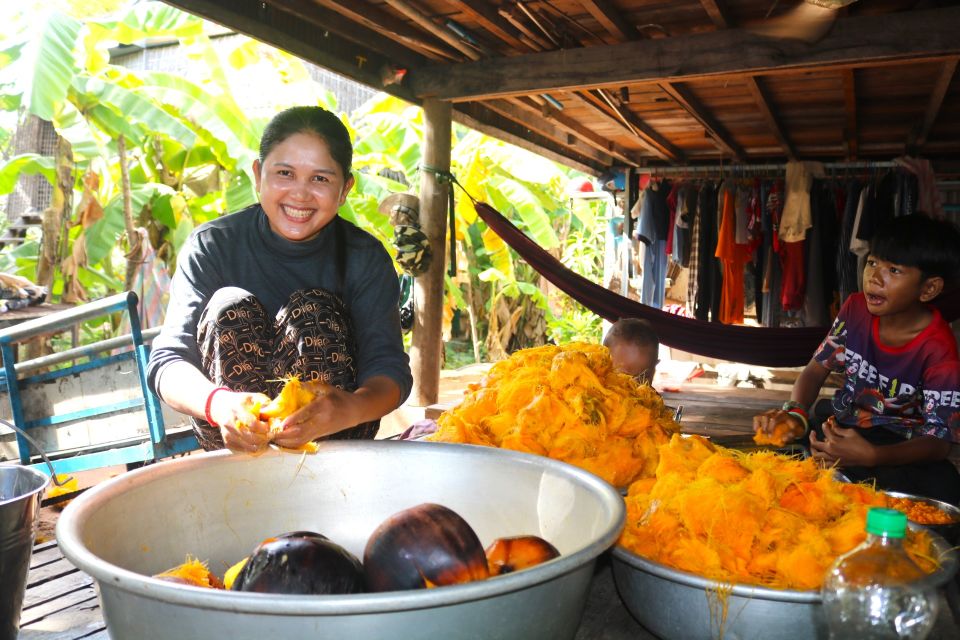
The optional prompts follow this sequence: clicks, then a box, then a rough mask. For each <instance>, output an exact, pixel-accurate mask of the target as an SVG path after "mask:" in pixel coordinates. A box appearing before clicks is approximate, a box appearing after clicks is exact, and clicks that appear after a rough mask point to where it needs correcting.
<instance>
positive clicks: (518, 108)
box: [483, 98, 612, 164]
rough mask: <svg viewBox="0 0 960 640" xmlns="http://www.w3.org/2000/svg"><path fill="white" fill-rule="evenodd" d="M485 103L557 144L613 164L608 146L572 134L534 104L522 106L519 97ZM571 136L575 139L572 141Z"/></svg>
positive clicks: (492, 109)
mask: <svg viewBox="0 0 960 640" xmlns="http://www.w3.org/2000/svg"><path fill="white" fill-rule="evenodd" d="M483 104H484V106H485V107H486V108H487V109H490V110H491V111H493V112H495V113H499V114H500V115H502V116H503V117H504V118H508V119H510V120H513V121H514V122H516V123H517V124H520V125H522V126H525V127H527V128H528V129H530V130H531V131H536V132H537V133H539V134H540V135H542V136H544V137H547V138H550V139H551V140H553V141H554V142H556V143H557V144H560V145H562V146H564V147H568V148H569V149H570V151H571V152H574V153H580V154H581V155H584V156H587V157H590V158H592V159H593V160H595V161H596V162H599V163H602V164H612V157H611V155H610V151H609V149H608V148H607V147H605V146H595V145H593V144H590V143H589V142H588V141H587V140H586V139H584V138H583V137H582V136H580V135H577V134H573V135H571V133H570V132H569V131H567V130H566V129H565V128H563V127H560V126H558V125H557V123H556V121H555V120H554V119H553V118H552V117H551V115H547V114H544V113H543V111H542V110H540V109H536V108H534V107H533V106H532V105H529V108H527V107H526V106H522V105H523V103H522V102H521V100H520V99H519V98H507V99H505V100H488V101H487V102H484V103H483ZM570 138H572V139H573V140H572V141H571V140H570Z"/></svg>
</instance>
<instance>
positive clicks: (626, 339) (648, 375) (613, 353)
mask: <svg viewBox="0 0 960 640" xmlns="http://www.w3.org/2000/svg"><path fill="white" fill-rule="evenodd" d="M603 346H605V347H607V348H608V349H610V358H611V359H612V360H613V367H614V369H617V370H618V371H622V372H623V373H626V374H627V375H630V376H633V377H635V378H637V379H638V380H640V381H642V382H648V383H649V382H653V376H654V374H655V373H656V372H657V363H659V362H660V361H659V360H658V354H659V351H660V340H659V339H658V338H657V333H656V331H654V330H653V327H652V326H650V323H649V322H647V321H646V320H641V319H639V318H621V319H620V320H617V321H616V322H615V323H614V324H613V326H612V327H610V331H608V332H607V336H606V337H605V338H604V339H603Z"/></svg>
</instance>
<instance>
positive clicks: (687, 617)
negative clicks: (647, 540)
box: [612, 523, 957, 640]
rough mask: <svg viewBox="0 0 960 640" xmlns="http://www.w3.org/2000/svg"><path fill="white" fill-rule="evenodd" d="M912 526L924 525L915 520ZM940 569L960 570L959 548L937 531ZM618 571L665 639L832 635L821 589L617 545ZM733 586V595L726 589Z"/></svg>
mask: <svg viewBox="0 0 960 640" xmlns="http://www.w3.org/2000/svg"><path fill="white" fill-rule="evenodd" d="M909 526H910V527H911V528H918V525H914V524H913V523H911V524H910V525H909ZM931 537H932V538H933V543H934V548H935V549H936V551H937V553H938V554H939V557H940V559H941V566H940V569H939V570H938V571H937V572H936V573H933V574H931V575H930V576H929V577H928V578H926V580H925V583H926V584H929V585H931V586H937V587H939V586H941V585H944V584H946V582H947V581H948V580H950V579H951V578H952V577H953V574H954V573H955V572H956V570H957V553H956V551H955V550H953V549H952V548H951V547H950V546H949V545H948V544H947V542H946V541H945V540H944V539H943V538H941V537H940V536H939V535H936V534H933V535H932V536H931ZM612 555H613V577H614V580H615V582H616V584H617V589H618V591H619V592H620V597H621V598H622V600H623V603H624V605H625V606H626V607H627V609H628V610H629V611H630V613H632V614H633V616H634V617H635V618H636V619H637V620H638V621H639V622H640V624H642V625H643V626H644V627H646V628H647V629H649V630H650V631H652V632H653V633H654V634H656V635H657V636H658V637H660V638H663V639H664V640H719V639H720V638H724V639H726V640H748V639H757V640H807V639H814V638H816V639H818V640H826V638H827V637H828V635H827V627H826V620H825V619H824V617H823V609H822V607H821V606H820V592H819V591H795V590H784V589H768V588H765V587H755V586H750V585H734V586H733V587H732V588H731V587H730V585H725V586H724V585H721V583H719V582H716V581H714V580H708V579H707V578H703V577H701V576H698V575H695V574H692V573H687V572H685V571H678V570H676V569H671V568H670V567H667V566H665V565H662V564H660V563H658V562H653V561H651V560H647V559H646V558H643V557H641V556H638V555H636V554H635V553H632V552H630V551H627V550H626V549H624V548H623V547H620V546H617V547H614V549H613V552H612ZM722 589H727V590H730V589H732V590H731V591H730V593H729V596H726V595H725V594H724V595H721V590H722Z"/></svg>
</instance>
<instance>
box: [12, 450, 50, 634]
mask: <svg viewBox="0 0 960 640" xmlns="http://www.w3.org/2000/svg"><path fill="white" fill-rule="evenodd" d="M49 482H50V478H49V477H47V476H46V475H44V474H43V473H40V472H39V471H37V470H36V469H33V468H31V467H21V466H16V465H0V640H14V639H15V638H16V637H17V630H18V629H19V628H20V608H21V607H22V606H23V594H24V592H25V591H26V589H27V571H28V570H29V568H30V554H31V552H32V551H33V540H34V537H35V535H36V533H37V516H38V515H39V514H40V498H42V497H43V490H44V489H46V487H47V484H48V483H49Z"/></svg>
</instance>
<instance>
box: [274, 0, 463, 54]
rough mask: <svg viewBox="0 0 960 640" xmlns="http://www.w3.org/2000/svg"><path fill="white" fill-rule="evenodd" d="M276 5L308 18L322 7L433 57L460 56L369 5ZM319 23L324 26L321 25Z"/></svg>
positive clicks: (326, 0)
mask: <svg viewBox="0 0 960 640" xmlns="http://www.w3.org/2000/svg"><path fill="white" fill-rule="evenodd" d="M273 4H274V5H276V6H277V7H278V8H280V9H283V10H285V11H290V12H295V13H299V14H301V15H303V16H304V17H305V18H308V19H309V18H310V15H311V14H312V13H315V12H316V5H319V6H321V7H325V8H327V9H329V10H330V11H334V12H336V13H338V14H340V15H342V16H343V17H345V18H348V19H349V20H351V21H353V22H355V23H357V24H359V25H362V26H364V27H366V28H367V29H370V30H372V31H374V32H375V33H379V34H383V35H384V36H386V37H388V38H390V39H391V40H394V41H396V42H399V43H400V44H403V45H406V46H408V47H410V48H412V49H414V50H417V51H419V52H421V53H422V54H425V55H427V56H429V57H431V58H440V59H443V60H455V59H456V56H454V55H451V53H450V51H447V50H445V49H444V48H443V47H440V46H437V45H436V44H433V43H431V42H429V41H427V40H425V39H424V38H423V33H422V32H420V31H418V30H416V29H413V28H411V27H410V25H408V24H407V23H406V22H404V21H403V20H398V19H397V18H395V17H394V16H393V15H391V14H389V13H387V12H386V11H383V10H382V9H379V8H377V7H376V6H374V5H371V4H369V3H366V2H356V1H353V0H351V1H350V2H347V3H343V2H337V0H312V1H311V0H274V1H273ZM314 22H316V21H314ZM318 24H324V23H323V22H318ZM327 28H329V26H328V27H327Z"/></svg>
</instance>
